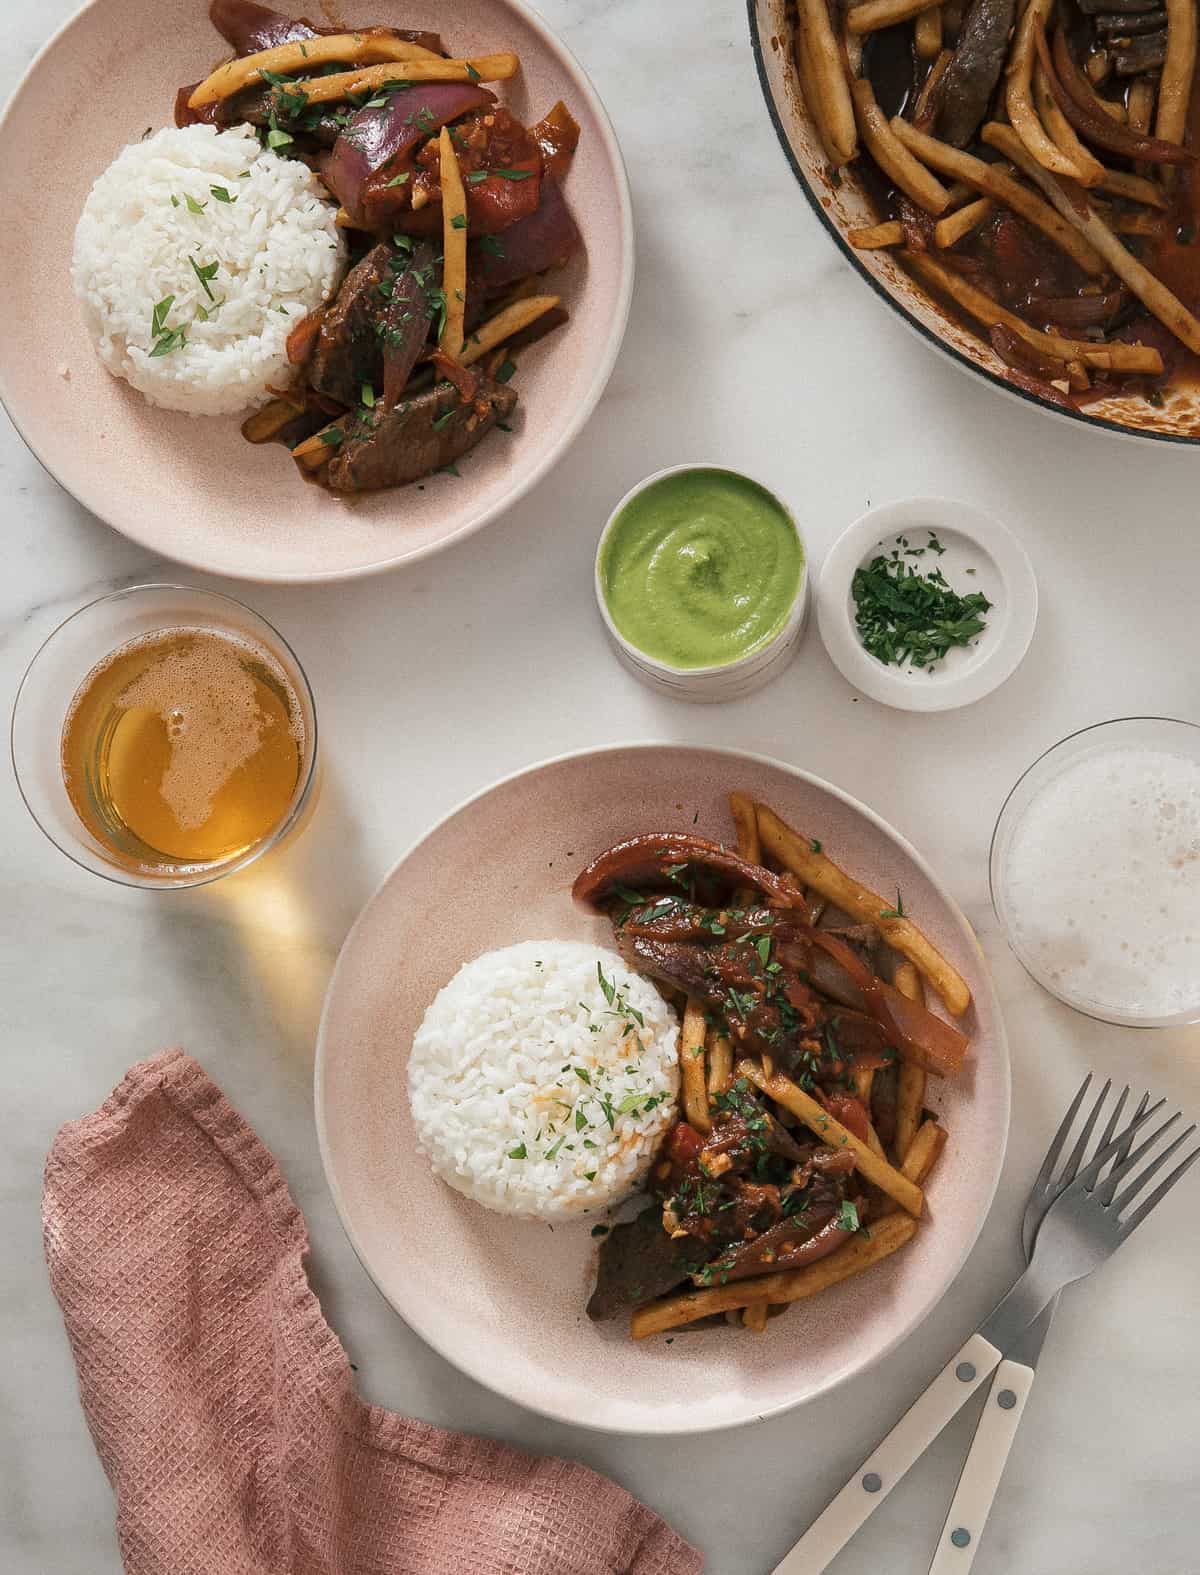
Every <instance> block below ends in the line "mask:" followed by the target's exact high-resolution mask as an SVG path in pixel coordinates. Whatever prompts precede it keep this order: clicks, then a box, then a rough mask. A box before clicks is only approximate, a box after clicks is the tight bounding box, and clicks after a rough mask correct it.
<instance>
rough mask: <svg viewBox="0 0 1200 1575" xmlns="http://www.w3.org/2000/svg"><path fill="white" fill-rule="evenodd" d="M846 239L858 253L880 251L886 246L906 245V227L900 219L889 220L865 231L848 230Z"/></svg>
mask: <svg viewBox="0 0 1200 1575" xmlns="http://www.w3.org/2000/svg"><path fill="white" fill-rule="evenodd" d="M846 239H847V240H848V241H849V242H850V244H851V246H853V247H854V248H855V250H856V251H860V252H874V251H880V250H882V248H883V247H885V246H901V245H903V243H904V226H903V225H902V224H901V223H900V221H899V219H888V220H887V222H886V223H884V224H869V225H868V226H867V227H866V229H863V230H848V231H847V232H846Z"/></svg>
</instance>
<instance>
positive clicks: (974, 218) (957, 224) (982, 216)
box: [933, 197, 996, 251]
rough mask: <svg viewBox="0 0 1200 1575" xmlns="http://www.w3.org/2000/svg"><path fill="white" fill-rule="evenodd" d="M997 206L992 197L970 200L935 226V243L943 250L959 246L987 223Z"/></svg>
mask: <svg viewBox="0 0 1200 1575" xmlns="http://www.w3.org/2000/svg"><path fill="white" fill-rule="evenodd" d="M995 208H996V204H995V203H994V202H993V201H992V199H991V198H990V197H976V199H975V201H974V202H968V203H967V204H966V206H965V207H962V208H958V209H956V211H955V212H954V213H948V214H947V215H946V217H945V218H944V219H939V220H938V221H937V223H936V224H935V225H934V227H933V244H934V245H935V246H937V247H939V248H940V249H941V250H942V251H948V250H949V249H950V247H951V246H957V245H958V243H959V241H961V240H963V239H964V238H965V237H966V236H968V235H970V234H972V233H973V232H974V231H975V230H977V229H978V228H979V226H980V225H981V224H985V223H986V222H987V220H988V219H990V218H991V216H992V214H993V213H994V212H995Z"/></svg>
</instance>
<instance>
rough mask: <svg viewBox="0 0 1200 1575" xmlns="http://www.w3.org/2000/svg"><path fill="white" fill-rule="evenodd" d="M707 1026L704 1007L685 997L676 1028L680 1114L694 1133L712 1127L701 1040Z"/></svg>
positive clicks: (690, 997) (703, 1037)
mask: <svg viewBox="0 0 1200 1575" xmlns="http://www.w3.org/2000/svg"><path fill="white" fill-rule="evenodd" d="M706 1033H707V1028H706V1025H705V1022H704V1008H703V1007H702V1006H701V1005H700V1002H699V1001H697V1000H695V999H694V998H693V997H692V996H690V995H689V996H688V1003H687V1007H686V1009H685V1011H684V1014H683V1026H682V1028H681V1029H680V1030H679V1075H680V1079H681V1080H682V1083H683V1114H684V1116H685V1118H686V1119H687V1122H688V1125H689V1126H693V1127H695V1129H696V1131H697V1132H709V1131H711V1130H712V1121H711V1120H710V1119H709V1114H708V1090H707V1089H706V1088H705V1086H704V1039H705V1035H706Z"/></svg>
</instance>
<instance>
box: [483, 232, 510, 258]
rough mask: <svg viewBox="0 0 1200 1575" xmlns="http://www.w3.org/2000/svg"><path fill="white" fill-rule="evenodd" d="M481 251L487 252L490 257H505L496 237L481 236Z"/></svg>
mask: <svg viewBox="0 0 1200 1575" xmlns="http://www.w3.org/2000/svg"><path fill="white" fill-rule="evenodd" d="M479 250H480V251H481V252H486V253H487V255H488V256H489V257H503V256H504V248H503V246H501V244H500V242H499V241H498V240H497V239H496V237H495V236H494V235H481V236H480V237H479Z"/></svg>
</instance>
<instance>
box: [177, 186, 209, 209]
mask: <svg viewBox="0 0 1200 1575" xmlns="http://www.w3.org/2000/svg"><path fill="white" fill-rule="evenodd" d="M183 200H184V201H185V202H186V203H187V207H188V212H189V213H203V212H204V210H205V208H207V207H208V204H207V203H206V202H197V201H196V199H195V197H193V196H192V194H191V192H190V191H185V192H184V194H183Z"/></svg>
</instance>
